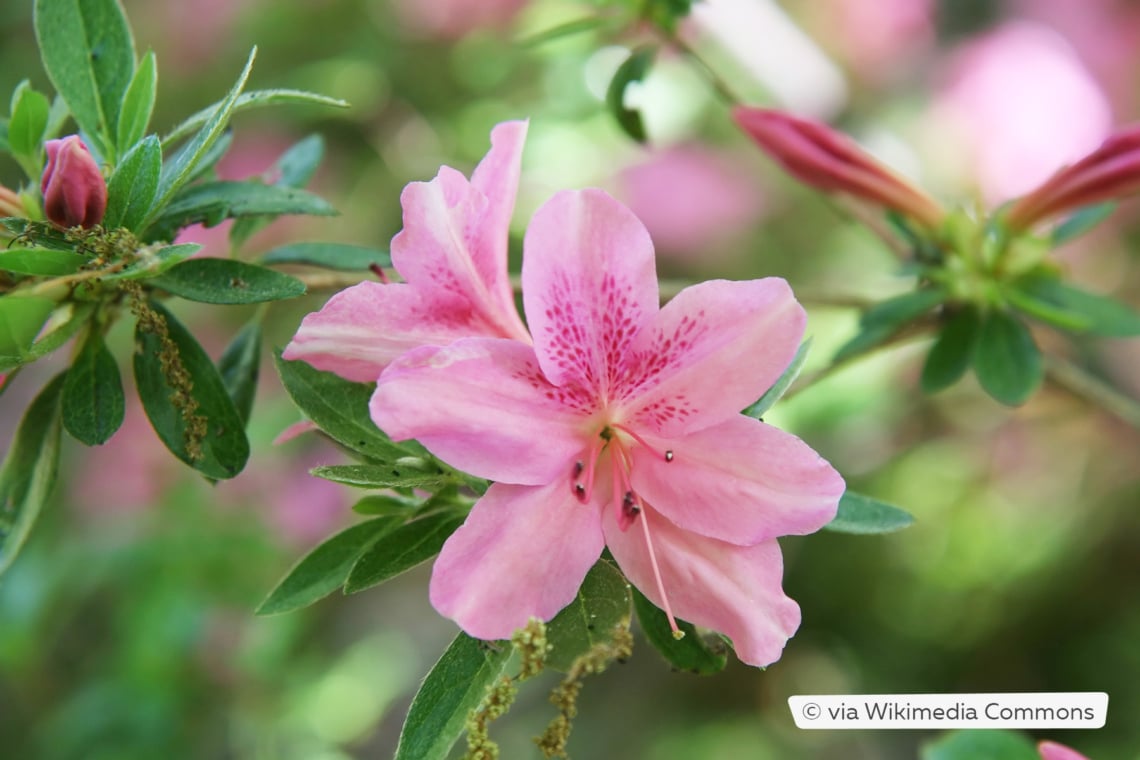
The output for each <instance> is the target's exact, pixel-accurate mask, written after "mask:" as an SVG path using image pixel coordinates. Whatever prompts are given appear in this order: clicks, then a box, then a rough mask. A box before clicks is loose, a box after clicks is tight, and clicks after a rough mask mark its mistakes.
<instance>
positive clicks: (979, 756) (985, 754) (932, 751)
mask: <svg viewBox="0 0 1140 760" xmlns="http://www.w3.org/2000/svg"><path fill="white" fill-rule="evenodd" d="M920 756H921V758H922V760H1041V755H1039V754H1038V753H1037V748H1036V747H1034V745H1033V742H1032V741H1030V740H1029V739H1028V738H1026V737H1025V736H1023V735H1021V734H1019V733H1016V732H1014V731H995V730H992V729H991V730H981V729H971V730H965V731H961V730H960V731H952V732H950V733H947V734H944V735H943V736H941V737H940V738H939V739H938V740H937V741H934V742H930V743H928V744H926V745H925V746H923V748H922V751H921V753H920Z"/></svg>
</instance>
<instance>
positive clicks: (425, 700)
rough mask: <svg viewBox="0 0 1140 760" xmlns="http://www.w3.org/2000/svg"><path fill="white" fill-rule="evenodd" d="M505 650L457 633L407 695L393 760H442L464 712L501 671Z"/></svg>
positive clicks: (508, 652) (460, 728) (464, 719)
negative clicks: (411, 694)
mask: <svg viewBox="0 0 1140 760" xmlns="http://www.w3.org/2000/svg"><path fill="white" fill-rule="evenodd" d="M511 652H512V649H511V647H510V646H507V645H497V644H488V643H486V642H483V641H479V640H478V639H473V638H471V637H470V636H468V635H467V634H465V633H460V634H459V636H457V637H456V638H455V641H453V642H451V646H449V647H448V648H447V651H446V652H444V653H443V656H442V657H440V658H439V662H437V663H436V664H435V665H434V666H433V667H432V669H431V672H430V673H428V674H427V678H425V679H424V682H423V684H422V685H421V686H420V690H419V692H417V693H416V696H415V699H413V700H412V706H411V708H410V709H409V710H408V717H407V719H405V720H404V727H403V728H402V729H401V731H400V742H399V744H398V745H397V747H396V757H395V760H445V758H447V757H448V754H449V753H450V751H451V748H452V746H453V745H454V744H455V742H456V740H458V739H459V737H460V735H461V734H462V733H463V731H464V727H465V725H466V722H467V715H468V713H470V712H471V711H472V710H474V709H475V708H477V707H478V706H479V703H480V702H482V701H483V697H484V695H486V693H487V689H488V687H489V686H490V685H491V684H493V683H494V682H495V681H497V680H498V679H499V677H500V676H502V674H503V671H504V670H506V668H507V662H508V661H509V660H510V658H511Z"/></svg>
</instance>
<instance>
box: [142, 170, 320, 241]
mask: <svg viewBox="0 0 1140 760" xmlns="http://www.w3.org/2000/svg"><path fill="white" fill-rule="evenodd" d="M267 214H268V215H281V214H310V215H315V216H334V215H336V209H334V208H333V207H332V206H330V205H329V204H328V201H326V200H325V199H324V198H321V197H319V196H316V195H313V194H312V193H310V192H306V191H305V190H299V189H297V188H295V187H284V186H282V185H266V184H263V183H261V182H255V181H248V182H228V181H219V182H205V183H202V184H200V185H191V186H190V187H187V188H186V189H185V190H183V191H182V192H180V193H179V194H178V195H177V196H175V197H174V198H173V199H172V200H171V201H170V203H169V204H168V205H167V207H166V208H165V209H163V211H162V213H161V214H159V216H158V218H157V219H156V220H155V221H154V229H155V230H159V231H161V233H162V234H163V235H164V236H165V237H170V236H171V235H172V233H174V232H176V231H177V230H179V229H181V228H183V227H186V226H187V225H191V224H198V223H201V224H204V225H206V226H207V227H213V226H214V225H216V224H220V223H221V222H223V221H225V220H226V219H235V218H239V217H247V216H261V215H267ZM149 233H150V231H149V230H148V234H149Z"/></svg>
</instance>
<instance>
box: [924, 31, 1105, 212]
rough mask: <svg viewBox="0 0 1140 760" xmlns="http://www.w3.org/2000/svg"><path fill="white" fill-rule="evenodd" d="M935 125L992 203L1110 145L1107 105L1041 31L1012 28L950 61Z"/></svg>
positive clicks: (1061, 47)
mask: <svg viewBox="0 0 1140 760" xmlns="http://www.w3.org/2000/svg"><path fill="white" fill-rule="evenodd" d="M943 80H944V81H943V84H942V85H941V87H940V88H939V90H940V91H939V94H938V96H937V100H936V101H935V104H934V106H933V108H932V110H931V114H930V117H931V121H932V123H933V124H936V125H938V128H939V129H945V128H946V125H949V128H950V134H951V135H952V136H953V138H952V139H957V140H959V141H960V142H961V146H960V147H953V146H948V145H947V144H946V141H945V139H941V138H942V137H944V136H943V135H940V141H939V144H940V146H941V149H945V150H962V151H963V152H964V153H965V155H966V159H965V160H966V161H967V162H969V163H970V165H971V166H972V172H970V174H971V176H972V177H973V179H974V180H975V181H976V183H977V185H978V187H979V188H980V189H981V191H982V193H983V195H984V196H985V198H986V200H987V202H989V203H991V204H994V205H996V204H997V203H999V202H1001V201H1004V200H1007V199H1008V198H1011V197H1013V196H1017V195H1020V194H1022V193H1025V192H1027V191H1029V190H1030V189H1032V188H1033V187H1034V186H1036V185H1038V184H1040V183H1041V182H1042V181H1043V180H1045V179H1046V178H1047V177H1048V176H1049V175H1050V174H1052V173H1053V172H1054V171H1055V170H1056V168H1057V167H1058V166H1061V165H1064V164H1066V163H1068V162H1070V161H1073V160H1074V159H1076V158H1078V157H1080V156H1081V155H1082V154H1084V153H1087V152H1088V151H1090V150H1092V149H1093V148H1095V147H1096V146H1097V144H1098V143H1099V142H1100V141H1101V140H1103V139H1104V138H1105V136H1106V135H1107V134H1108V130H1109V128H1110V125H1111V121H1112V119H1111V114H1110V111H1109V106H1108V102H1107V100H1106V98H1105V96H1104V93H1103V92H1102V91H1101V89H1100V87H1099V85H1098V84H1097V83H1096V81H1095V80H1094V79H1093V78H1092V77H1091V76H1090V75H1089V73H1088V71H1087V70H1086V69H1085V67H1084V66H1083V65H1082V64H1081V61H1080V60H1079V59H1078V58H1077V56H1076V55H1075V53H1074V52H1073V50H1072V48H1071V47H1069V45H1068V44H1066V43H1065V41H1064V39H1062V38H1061V37H1060V36H1059V35H1057V34H1056V33H1055V32H1053V31H1052V30H1050V29H1048V28H1046V27H1044V26H1041V25H1039V24H1032V23H1025V22H1010V23H1006V24H1004V25H1003V26H1001V27H999V28H997V29H996V30H994V31H992V32H990V33H988V34H986V35H985V36H983V37H980V38H978V39H975V40H971V41H970V42H968V43H966V44H965V45H964V46H962V47H961V48H960V49H959V50H958V51H957V52H956V53H955V54H954V55H953V56H952V58H951V59H950V62H949V64H948V69H947V70H946V72H945V73H944V76H943Z"/></svg>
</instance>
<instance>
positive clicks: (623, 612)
mask: <svg viewBox="0 0 1140 760" xmlns="http://www.w3.org/2000/svg"><path fill="white" fill-rule="evenodd" d="M632 601H633V600H632V598H631V596H630V586H629V582H628V581H626V579H625V576H624V575H622V574H621V571H620V570H618V569H617V568H616V567H614V565H613V563H611V562H609V561H607V560H604V559H603V560H598V562H597V564H595V565H594V566H593V567H592V568H590V572H588V573H586V578H585V580H583V581H582V586H581V588H579V589H578V593H577V595H575V597H574V600H573V601H572V602H570V604H569V605H567V606H566V607H564V608H563V609H562V611H561V612H559V613H558V614H557V615H555V616H554V618H553V619H552V620H551V621H550V622H549V623H547V624H546V640H547V642H549V644H550V646H551V649H550V651H549V652H548V653H547V655H546V664H547V665H548V666H550V667H552V668H554V669H556V670H561V671H563V672H565V671H568V670H570V668H571V667H572V666H573V664H574V660H576V659H577V658H578V657H581V656H582V655H583V654H585V653H586V652H588V651H589V650H590V649H591V648H593V647H594V646H597V645H598V644H601V643H604V642H607V641H612V640H613V632H614V629H615V628H617V627H619V626H621V627H623V628H626V629H628V628H629V621H630V618H631V616H632V614H633V611H632V609H631V608H630V605H631V603H632Z"/></svg>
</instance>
